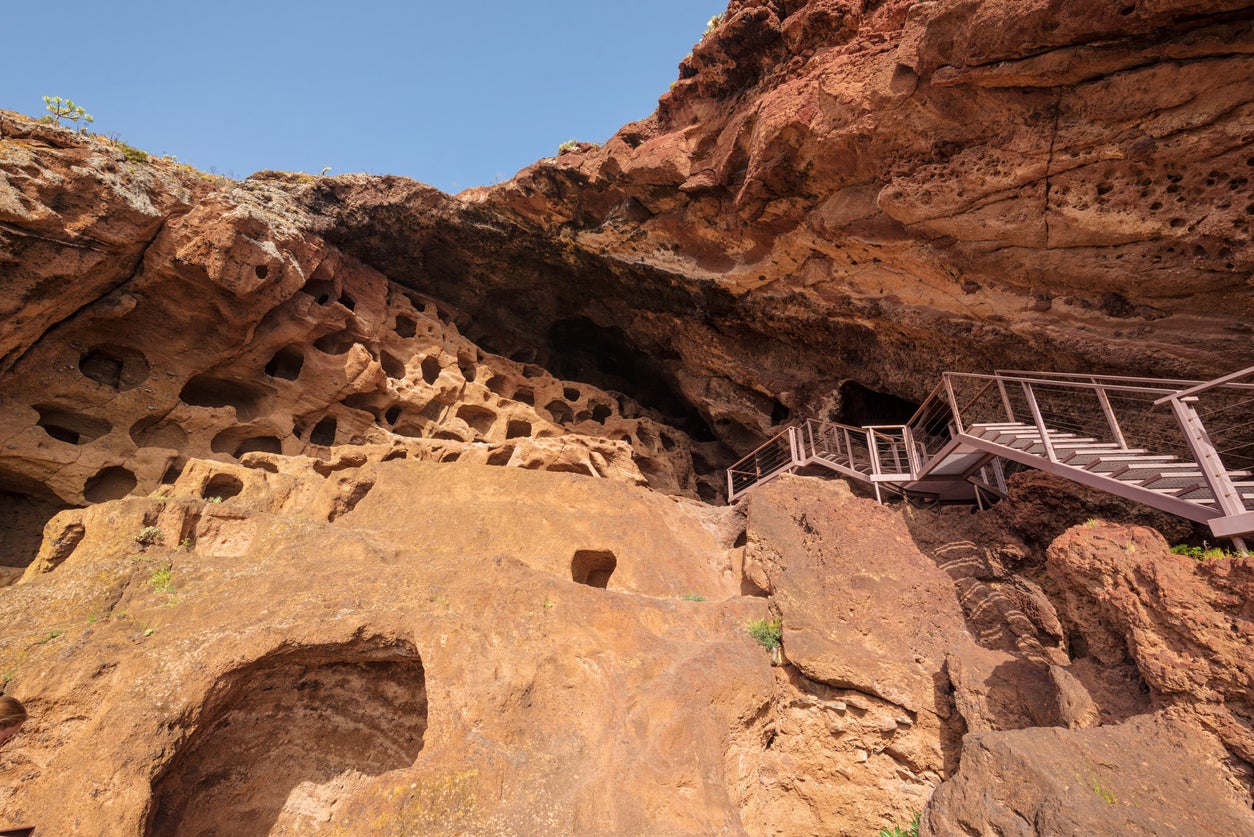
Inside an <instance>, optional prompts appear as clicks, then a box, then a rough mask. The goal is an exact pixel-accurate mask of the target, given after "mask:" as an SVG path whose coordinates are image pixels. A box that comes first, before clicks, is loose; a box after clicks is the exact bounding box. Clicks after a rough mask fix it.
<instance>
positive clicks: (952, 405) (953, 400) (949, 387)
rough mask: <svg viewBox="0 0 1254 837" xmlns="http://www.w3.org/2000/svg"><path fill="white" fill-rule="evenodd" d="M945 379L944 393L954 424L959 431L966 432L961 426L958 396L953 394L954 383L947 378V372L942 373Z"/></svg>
mask: <svg viewBox="0 0 1254 837" xmlns="http://www.w3.org/2000/svg"><path fill="white" fill-rule="evenodd" d="M943 378H944V381H945V395H946V396H948V398H949V409H950V411H951V412H952V413H953V415H954V424H955V425H956V426H957V427H958V432H959V433H964V432H966V431H965V430H964V429H963V427H962V413H961V411H960V410H959V409H958V396H956V395H954V384H953V381H951V380H950V379H949V373H948V372H945V373H943Z"/></svg>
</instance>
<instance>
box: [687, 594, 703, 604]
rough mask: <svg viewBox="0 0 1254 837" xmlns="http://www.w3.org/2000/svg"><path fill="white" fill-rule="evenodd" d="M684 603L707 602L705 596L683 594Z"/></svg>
mask: <svg viewBox="0 0 1254 837" xmlns="http://www.w3.org/2000/svg"><path fill="white" fill-rule="evenodd" d="M684 601H686V602H704V601H707V599H706V598H705V596H702V595H701V594H700V593H684Z"/></svg>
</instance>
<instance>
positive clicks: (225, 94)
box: [0, 0, 727, 192]
mask: <svg viewBox="0 0 1254 837" xmlns="http://www.w3.org/2000/svg"><path fill="white" fill-rule="evenodd" d="M726 5H727V4H726V0H631V1H630V2H624V3H618V2H615V3H610V2H596V0H584V2H575V1H574V0H542V2H507V1H506V0H460V2H459V0H445V2H438V3H436V2H427V0H417V1H416V2H409V3H403V2H386V1H385V0H355V2H321V0H306V2H293V1H292V0H251V2H239V1H238V0H221V1H220V2H198V3H187V2H180V0H170V2H136V0H118V2H112V3H102V2H99V0H90V2H84V0H62V2H58V3H55V4H53V5H50V6H44V5H43V4H41V3H31V2H17V0H15V2H13V3H9V4H6V8H5V12H4V29H5V38H4V41H5V43H4V47H3V49H0V108H4V109H7V110H16V111H20V112H22V113H26V114H30V115H32V116H37V115H39V114H40V113H42V111H43V101H42V97H43V96H63V97H67V98H72V99H74V101H75V102H76V103H78V104H81V105H84V106H85V107H86V108H87V111H88V112H89V113H91V114H92V115H93V116H94V117H95V119H96V122H95V124H94V126H93V130H95V131H96V132H98V133H101V134H104V135H114V134H116V135H117V136H118V137H119V138H121V139H123V140H125V141H126V142H128V143H130V144H131V145H134V146H136V147H138V148H142V149H144V150H145V151H148V152H150V153H154V154H173V155H175V156H177V157H178V158H179V159H180V160H182V161H184V162H188V163H191V164H193V165H195V166H197V167H198V168H201V169H205V170H216V171H218V172H220V173H222V174H228V175H231V176H234V177H246V176H247V175H249V174H251V173H252V172H254V171H257V170H259V169H265V168H275V169H286V170H291V171H307V172H313V173H316V172H318V171H320V170H321V169H322V167H323V166H331V168H332V173H333V174H342V173H346V172H359V171H366V172H370V173H373V174H401V175H405V176H408V177H413V178H415V179H417V180H421V181H424V182H426V183H430V184H431V185H433V186H438V187H439V188H441V189H444V190H445V191H450V192H456V191H459V190H460V189H464V188H467V187H470V186H478V185H483V184H488V183H493V182H496V181H499V180H504V179H508V178H509V177H511V176H512V175H513V174H514V173H515V172H516V171H518V170H519V169H521V168H523V167H524V166H526V165H528V164H530V163H532V162H534V161H535V160H537V159H539V158H541V157H546V156H550V155H552V154H555V153H556V151H557V146H558V145H560V144H561V143H562V142H563V141H565V140H568V139H581V140H592V141H597V142H603V141H604V140H606V139H608V138H609V137H610V136H611V135H612V134H613V133H614V132H615V131H616V130H617V129H618V128H619V127H620V126H622V125H624V124H626V123H628V122H633V121H635V120H637V119H643V118H644V117H646V116H648V115H649V114H650V113H652V112H653V110H654V108H655V107H656V104H657V98H658V96H660V95H661V94H662V93H663V92H665V90H666V89H667V86H668V85H669V84H670V83H671V82H672V81H674V80H675V79H676V78H678V70H677V65H678V64H679V61H680V60H681V59H682V58H683V57H684V56H685V55H686V54H687V53H688V52H689V50H691V48H692V46H693V45H694V44H695V43H696V42H697V41H698V40H699V39H700V38H701V34H702V32H703V30H704V28H705V24H706V21H707V20H708V19H709V18H710V17H711V16H712V15H715V14H718V13H720V12H722V11H724V9H725V8H726Z"/></svg>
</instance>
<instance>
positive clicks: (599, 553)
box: [570, 549, 618, 590]
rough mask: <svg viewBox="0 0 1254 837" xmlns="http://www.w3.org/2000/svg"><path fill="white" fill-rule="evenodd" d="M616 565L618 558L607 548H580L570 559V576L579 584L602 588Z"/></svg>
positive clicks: (605, 586) (606, 584)
mask: <svg viewBox="0 0 1254 837" xmlns="http://www.w3.org/2000/svg"><path fill="white" fill-rule="evenodd" d="M617 567H618V559H617V558H615V557H614V553H613V552H610V551H609V550H608V549H580V550H576V552H575V555H574V557H573V558H571V559H570V577H571V579H572V580H574V581H576V582H578V583H579V584H586V585H588V586H589V587H600V588H601V589H602V590H604V589H605V588H607V587H608V586H609V583H610V576H611V575H613V574H614V570H615V569H617Z"/></svg>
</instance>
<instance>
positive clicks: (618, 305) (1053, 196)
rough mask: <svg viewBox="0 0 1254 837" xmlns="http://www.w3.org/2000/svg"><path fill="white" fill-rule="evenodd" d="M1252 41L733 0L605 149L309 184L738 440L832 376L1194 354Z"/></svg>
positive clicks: (1229, 349)
mask: <svg viewBox="0 0 1254 837" xmlns="http://www.w3.org/2000/svg"><path fill="white" fill-rule="evenodd" d="M1252 34H1254V30H1252V29H1251V21H1250V14H1249V10H1248V8H1247V7H1246V6H1245V4H1243V3H1234V2H1208V3H1203V4H1201V5H1199V4H1197V3H1183V2H1166V3H1153V4H1145V3H1135V2H1131V0H1128V2H1124V0H1120V2H1118V3H1114V2H1103V3H1099V4H1097V5H1096V6H1095V5H1094V4H1092V3H1076V2H1067V3H1057V2H1050V3H1045V2H1030V0H980V1H979V2H976V0H945V2H930V3H907V2H887V3H879V2H874V3H873V2H865V3H863V2H838V1H837V0H821V1H820V0H815V2H809V3H801V2H797V3H789V2H779V0H752V2H739V0H738V2H733V3H732V4H731V6H730V7H729V9H728V12H727V15H726V16H725V20H724V22H723V23H722V24H721V25H720V26H718V27H717V28H716V29H715V30H714V31H713V32H711V33H710V34H709V35H708V36H707V37H706V38H704V39H703V40H702V41H701V42H700V43H699V44H697V46H696V47H695V48H694V50H693V53H692V55H691V56H690V57H688V58H687V59H685V60H684V62H683V63H682V64H681V67H680V79H679V81H678V82H677V83H676V85H675V86H674V88H673V89H672V90H671V91H670V92H668V93H666V94H664V95H663V96H662V97H661V99H660V100H659V106H658V111H657V113H656V114H655V115H654V116H652V117H650V118H649V119H646V120H644V121H642V122H639V123H635V124H632V125H628V126H626V127H625V128H623V129H622V130H621V131H620V132H619V133H618V134H617V135H615V136H614V137H613V138H612V139H611V140H610V141H609V142H607V143H606V144H605V145H604V146H603V147H600V148H594V147H592V146H581V147H580V148H579V149H577V150H575V151H571V152H567V153H563V154H561V155H559V156H558V157H556V158H551V159H548V160H542V161H540V162H538V163H536V164H535V165H533V166H531V167H530V168H528V169H525V170H524V171H522V172H520V173H519V175H518V176H517V177H515V178H514V179H513V180H511V181H509V182H507V183H504V184H501V185H499V186H494V187H490V188H484V189H476V190H471V191H469V192H466V193H463V194H462V195H460V196H459V199H458V200H457V201H444V202H441V201H437V200H436V199H435V198H434V197H433V196H431V195H429V194H424V193H420V192H415V191H414V189H413V188H412V187H406V186H404V185H403V184H397V183H389V184H386V185H385V186H384V188H380V187H379V186H376V185H375V184H354V185H351V186H350V185H349V184H336V185H335V186H333V187H331V188H329V189H328V190H326V192H328V193H330V194H327V195H325V197H326V198H329V200H322V199H321V198H320V200H319V201H318V202H316V206H317V207H318V209H319V210H320V211H323V212H325V213H327V214H329V215H331V216H332V217H333V218H335V220H336V224H337V225H340V232H339V234H338V237H337V240H338V241H340V242H341V243H342V244H343V245H344V246H346V247H348V248H349V249H350V250H351V251H352V252H354V253H355V254H356V255H358V256H359V257H360V258H362V259H364V260H366V261H367V262H369V263H371V264H372V265H374V266H376V267H378V268H380V269H381V270H383V271H384V272H385V273H387V274H388V275H389V276H392V277H393V278H398V279H400V280H401V281H404V282H409V283H413V284H415V285H416V286H423V287H433V286H434V287H437V288H439V289H440V290H439V294H440V295H442V296H447V297H449V298H451V299H456V300H457V301H458V304H459V305H461V306H462V307H463V308H464V309H465V310H467V311H469V312H470V313H471V314H472V315H473V316H474V317H475V319H476V321H477V322H478V323H479V324H480V328H481V329H483V330H485V331H486V330H491V331H494V332H497V333H500V334H508V335H510V337H511V339H513V340H516V341H521V342H524V343H526V344H528V345H530V346H533V347H539V349H540V350H541V351H546V350H547V349H548V348H550V342H549V339H548V338H549V335H548V334H546V330H547V329H549V328H550V327H551V326H552V325H553V324H554V323H557V322H561V321H563V320H566V319H569V318H572V317H578V318H587V319H590V320H592V321H593V322H595V323H597V324H598V325H600V326H611V325H613V326H615V327H617V328H620V329H622V330H623V331H624V332H626V334H627V336H628V340H630V342H631V344H632V345H633V346H635V347H636V348H638V349H640V350H642V351H646V352H649V353H651V354H653V355H654V356H655V358H656V362H657V365H658V366H659V367H660V368H661V369H662V370H663V371H664V372H665V373H666V376H667V377H668V378H669V380H670V381H672V382H673V384H674V385H675V386H676V387H678V389H679V391H680V392H681V393H682V394H683V396H684V397H685V398H687V399H688V400H689V401H690V402H692V403H693V404H695V405H696V406H697V407H698V409H700V411H701V412H702V414H703V415H704V416H705V417H706V418H707V420H708V421H709V422H710V423H711V425H712V427H713V428H714V429H715V431H716V432H717V433H718V434H719V436H720V437H721V438H723V439H725V440H728V441H731V442H733V443H734V444H737V445H746V444H748V443H749V442H750V441H751V440H752V439H753V438H754V437H758V438H760V437H761V434H763V433H764V432H765V431H766V428H767V427H768V426H769V425H770V424H772V422H773V419H774V420H778V418H779V417H780V416H781V415H785V414H786V413H787V410H788V409H791V410H793V411H795V412H805V413H812V412H822V411H825V410H827V409H833V410H838V409H839V407H840V404H839V401H840V398H839V395H838V394H837V393H836V391H837V389H838V387H839V384H840V383H841V382H842V381H844V380H848V379H853V380H857V381H859V382H861V383H862V384H864V385H866V386H868V387H870V388H871V389H873V390H876V391H881V392H891V393H893V394H896V395H899V396H904V397H907V398H909V399H913V400H916V401H917V400H918V399H921V398H922V397H923V396H924V395H926V394H927V392H928V391H929V390H930V389H931V387H932V386H933V385H934V383H935V381H936V376H937V373H938V372H939V371H940V370H941V369H944V368H956V369H964V370H973V371H985V370H988V369H990V368H993V367H999V366H1000V367H1017V368H1053V369H1058V370H1073V369H1075V370H1093V371H1096V370H1102V371H1112V372H1134V373H1142V374H1145V373H1152V374H1159V375H1165V374H1178V375H1181V376H1195V377H1196V376H1200V377H1213V376H1215V375H1217V374H1220V373H1223V372H1227V371H1231V370H1233V369H1237V368H1240V367H1242V366H1243V365H1247V364H1248V362H1249V357H1250V352H1249V335H1250V333H1251V329H1252V328H1254V325H1252V323H1254V293H1252V292H1251V285H1250V276H1251V274H1252V273H1254V250H1252V249H1251V246H1250V228H1249V221H1250V215H1249V210H1250V206H1249V205H1250V200H1251V197H1252V195H1254V192H1251V185H1250V179H1251V177H1252V176H1254V169H1252V168H1251V164H1252V163H1254V157H1252V156H1251V141H1252V139H1254V137H1252V136H1251V134H1250V127H1249V126H1250V122H1251V114H1252V110H1251V109H1252V108H1254V103H1252V102H1251V92H1250V86H1249V84H1248V78H1249V77H1250V74H1251V69H1252V67H1251V59H1250V58H1249V57H1248V52H1249V47H1250V44H1251V38H1252ZM332 235H333V237H334V236H336V234H335V233H332ZM485 239H487V240H490V241H492V242H493V244H494V245H498V244H499V245H500V247H501V252H502V253H503V254H504V258H505V259H508V264H509V266H510V269H505V268H504V266H503V264H502V263H501V262H495V261H493V260H492V259H491V257H490V256H488V255H487V253H485V252H484V249H483V248H482V247H481V246H480V245H481V242H482V241H484V240H485ZM353 241H356V242H358V243H357V245H354V243H353ZM552 241H558V242H560V244H559V246H558V247H557V248H551V247H550V245H549V242H552ZM541 287H542V288H546V289H547V291H546V292H545V293H544V294H539V293H538V292H537V289H538V288H541ZM499 300H516V302H517V303H518V304H521V305H525V306H526V309H527V312H528V314H529V315H530V316H529V318H527V319H526V320H525V321H520V320H519V319H517V318H515V317H514V316H512V314H511V312H509V311H499V310H497V303H498V301H499ZM675 312H682V313H683V314H684V315H685V316H684V318H683V319H682V320H681V321H680V322H679V323H678V324H676V322H675V319H674V316H673V314H674V313H675ZM676 356H677V357H678V359H679V361H678V362H675V361H673V360H671V358H674V357H676Z"/></svg>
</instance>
